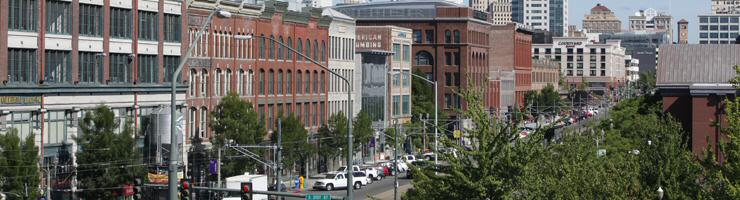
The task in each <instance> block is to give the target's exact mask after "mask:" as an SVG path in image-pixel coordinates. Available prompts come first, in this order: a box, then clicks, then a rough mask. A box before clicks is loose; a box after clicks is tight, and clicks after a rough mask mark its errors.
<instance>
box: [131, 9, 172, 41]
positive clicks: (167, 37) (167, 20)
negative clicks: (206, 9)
mask: <svg viewBox="0 0 740 200" xmlns="http://www.w3.org/2000/svg"><path fill="white" fill-rule="evenodd" d="M180 22H181V21H180V15H172V14H164V41H167V42H180V36H181V33H180V32H181V31H182V29H181V27H180V24H181V23H180ZM140 28H141V27H140Z"/></svg>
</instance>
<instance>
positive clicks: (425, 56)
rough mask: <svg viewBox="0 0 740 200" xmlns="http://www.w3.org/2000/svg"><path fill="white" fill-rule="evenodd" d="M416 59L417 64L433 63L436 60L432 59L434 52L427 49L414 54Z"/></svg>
mask: <svg viewBox="0 0 740 200" xmlns="http://www.w3.org/2000/svg"><path fill="white" fill-rule="evenodd" d="M414 60H416V61H415V62H416V65H433V63H434V60H433V59H432V54H430V53H429V52H426V51H419V52H418V53H416V56H414Z"/></svg>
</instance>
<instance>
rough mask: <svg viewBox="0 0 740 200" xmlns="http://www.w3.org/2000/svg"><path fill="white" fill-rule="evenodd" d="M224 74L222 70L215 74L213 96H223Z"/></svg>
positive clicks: (217, 70)
mask: <svg viewBox="0 0 740 200" xmlns="http://www.w3.org/2000/svg"><path fill="white" fill-rule="evenodd" d="M222 75H223V72H222V71H221V69H216V71H215V72H214V74H213V96H221V76H222Z"/></svg>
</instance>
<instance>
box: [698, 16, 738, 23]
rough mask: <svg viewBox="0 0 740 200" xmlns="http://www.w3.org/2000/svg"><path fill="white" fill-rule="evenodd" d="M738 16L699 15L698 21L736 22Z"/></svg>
mask: <svg viewBox="0 0 740 200" xmlns="http://www.w3.org/2000/svg"><path fill="white" fill-rule="evenodd" d="M738 22H740V17H699V23H738Z"/></svg>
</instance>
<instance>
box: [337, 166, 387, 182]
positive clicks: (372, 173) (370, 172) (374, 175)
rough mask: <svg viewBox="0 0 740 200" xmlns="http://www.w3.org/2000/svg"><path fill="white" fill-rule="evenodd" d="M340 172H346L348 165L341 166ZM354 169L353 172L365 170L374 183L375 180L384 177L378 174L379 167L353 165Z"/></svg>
mask: <svg viewBox="0 0 740 200" xmlns="http://www.w3.org/2000/svg"><path fill="white" fill-rule="evenodd" d="M337 171H338V172H346V171H347V166H341V167H339V169H337ZM352 171H353V172H365V174H366V175H367V177H368V178H369V179H370V180H369V183H372V181H373V180H380V179H381V178H382V177H381V176H378V169H375V168H374V167H367V168H364V169H362V168H360V166H357V165H352Z"/></svg>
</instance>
